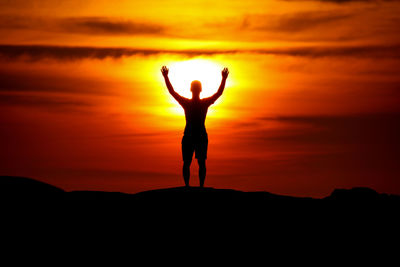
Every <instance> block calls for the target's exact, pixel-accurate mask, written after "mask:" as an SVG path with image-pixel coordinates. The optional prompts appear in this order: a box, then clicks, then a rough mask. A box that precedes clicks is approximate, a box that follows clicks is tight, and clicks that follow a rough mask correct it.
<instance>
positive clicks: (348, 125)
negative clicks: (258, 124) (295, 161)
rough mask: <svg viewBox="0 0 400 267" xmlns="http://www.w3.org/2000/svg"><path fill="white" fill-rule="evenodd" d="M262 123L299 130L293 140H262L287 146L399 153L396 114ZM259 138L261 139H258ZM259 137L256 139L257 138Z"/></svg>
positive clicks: (398, 115) (285, 118)
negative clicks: (358, 147)
mask: <svg viewBox="0 0 400 267" xmlns="http://www.w3.org/2000/svg"><path fill="white" fill-rule="evenodd" d="M260 119H261V120H262V121H265V123H268V121H279V122H283V123H287V124H288V125H293V126H300V127H299V128H297V127H296V128H297V129H300V130H296V129H294V130H293V131H292V133H293V136H291V135H290V132H291V131H290V130H289V131H288V133H289V135H285V136H279V135H276V136H265V138H269V139H271V140H272V139H274V140H285V141H288V142H301V143H314V144H334V145H337V144H338V143H340V144H341V145H347V144H359V145H366V146H374V145H387V148H390V147H392V148H393V150H394V149H395V147H397V148H396V149H400V142H399V141H398V136H400V124H399V123H398V122H399V121H400V113H377V114H362V115H348V116H344V115H343V116H282V117H264V118H260ZM261 136H262V135H261ZM261 136H260V137H261Z"/></svg>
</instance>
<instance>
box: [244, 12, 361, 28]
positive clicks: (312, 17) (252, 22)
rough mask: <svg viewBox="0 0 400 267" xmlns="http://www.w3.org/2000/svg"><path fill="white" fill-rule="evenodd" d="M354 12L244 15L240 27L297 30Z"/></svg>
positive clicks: (349, 16) (335, 21) (340, 18)
mask: <svg viewBox="0 0 400 267" xmlns="http://www.w3.org/2000/svg"><path fill="white" fill-rule="evenodd" d="M353 16H354V14H353V13H350V12H347V11H346V12H343V11H319V12H298V13H293V14H287V15H280V16H277V15H269V14H268V15H246V16H244V18H243V20H242V23H241V27H240V28H241V29H242V30H243V29H244V30H247V29H250V30H257V31H271V32H275V31H276V32H282V31H283V32H286V33H288V32H298V31H304V30H308V29H311V28H316V27H318V26H321V25H323V26H326V25H327V24H331V23H337V22H338V21H341V20H345V19H348V18H351V17H353Z"/></svg>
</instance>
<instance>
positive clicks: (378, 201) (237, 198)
mask: <svg viewBox="0 0 400 267" xmlns="http://www.w3.org/2000/svg"><path fill="white" fill-rule="evenodd" d="M0 194H1V197H2V198H3V199H4V198H8V199H13V200H26V199H29V200H31V201H34V200H56V199H58V200H63V201H67V202H74V203H76V202H77V201H79V202H82V201H83V202H88V201H89V202H92V203H93V202H110V203H112V202H124V203H125V204H129V205H130V204H132V205H133V204H134V205H152V204H153V205H159V206H163V205H170V204H180V205H183V204H194V205H195V204H196V203H197V204H199V205H207V204H209V205H232V206H235V205H236V207H237V206H238V205H244V204H246V205H247V204H252V205H253V206H262V205H268V206H270V207H271V204H274V205H279V206H282V205H283V206H288V207H290V206H294V207H298V206H310V207H314V206H320V205H326V206H329V205H335V206H348V205H350V206H354V205H356V206H358V207H367V208H371V207H377V206H382V207H386V208H390V207H393V208H399V207H400V196H398V195H389V194H382V193H377V192H376V191H374V190H373V189H370V188H364V187H358V188H352V189H335V190H334V191H333V192H332V193H331V195H329V196H327V197H325V198H321V199H318V198H311V197H292V196H284V195H277V194H272V193H269V192H263V191H259V192H243V191H238V190H233V189H214V188H210V187H206V188H199V187H189V188H185V187H175V188H166V189H157V190H150V191H144V192H140V193H136V194H127V193H120V192H103V191H71V192H66V191H64V190H62V189H60V188H57V187H55V186H52V185H49V184H46V183H43V182H39V181H36V180H34V179H30V178H26V177H14V176H0ZM119 204H121V203H119Z"/></svg>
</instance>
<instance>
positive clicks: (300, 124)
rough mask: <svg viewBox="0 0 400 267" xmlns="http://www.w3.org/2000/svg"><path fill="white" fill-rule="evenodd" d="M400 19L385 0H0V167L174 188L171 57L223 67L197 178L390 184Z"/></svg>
mask: <svg viewBox="0 0 400 267" xmlns="http://www.w3.org/2000/svg"><path fill="white" fill-rule="evenodd" d="M399 14H400V2H399V1H383V0H381V1H368V0H364V1H352V0H336V1H335V0H332V1H330V0H310V1H296V0H291V1H283V0H273V1H272V0H271V1H168V2H165V1H137V2H135V1H118V4H116V2H115V1H50V0H49V1H29V0H27V1H2V0H0V36H2V38H1V39H0V175H19V176H27V177H32V178H36V179H38V180H41V181H44V182H48V183H50V184H53V185H56V186H59V187H61V188H63V189H65V190H105V191H122V192H132V193H133V192H138V191H143V190H150V189H156V188H164V187H175V186H181V185H183V179H182V178H181V164H182V161H181V154H180V153H181V152H180V141H181V137H182V134H183V128H184V123H185V121H184V115H183V110H182V109H181V107H180V106H179V105H178V104H177V103H176V102H175V101H174V100H173V98H172V97H171V96H170V95H169V94H168V91H167V89H166V87H165V85H164V83H163V79H162V76H161V73H160V68H161V66H162V65H167V66H170V73H171V75H172V77H171V81H172V83H173V85H177V86H178V85H179V86H178V87H179V88H176V89H177V91H179V92H181V93H182V94H188V93H189V86H190V84H187V87H185V86H184V85H182V84H185V83H183V82H182V81H183V80H180V79H181V78H180V77H183V76H184V75H185V74H184V73H182V69H179V68H178V67H175V68H174V66H179V64H182V63H183V62H186V63H184V64H189V65H188V66H190V64H191V65H193V67H194V68H195V65H196V62H207V64H214V65H215V68H216V69H218V68H219V67H221V69H222V67H228V68H229V70H230V76H229V78H228V84H227V87H226V90H225V92H224V95H223V96H222V97H221V99H219V100H218V101H217V102H216V103H215V104H214V105H213V106H211V107H210V110H209V115H208V117H207V120H206V127H207V130H208V133H209V153H208V160H207V178H206V186H211V187H216V188H233V189H238V190H251V191H269V192H272V193H278V194H287V195H295V196H313V197H322V196H326V195H328V194H329V193H330V192H331V191H332V190H333V189H334V188H350V187H356V186H367V187H371V188H373V189H375V190H377V191H378V192H386V193H395V194H400V168H399V166H400V154H399V151H400V141H399V136H400V123H399V122H400V28H399V27H398V25H400V15H399ZM174 71H175V72H174ZM207 75H208V74H207ZM210 75H211V74H210ZM218 75H220V74H218ZM211 76H212V75H211ZM211 76H209V77H210V79H209V80H208V81H204V80H203V84H206V82H209V84H210V85H208V86H209V87H213V83H215V86H214V87H215V88H207V90H208V91H206V92H205V94H204V95H203V96H206V94H210V93H212V92H214V91H216V90H217V88H218V86H219V80H214V78H212V77H211ZM182 79H183V78H182ZM181 87H182V88H181ZM191 185H198V177H197V165H196V164H195V165H193V166H192V177H191Z"/></svg>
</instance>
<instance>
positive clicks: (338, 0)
mask: <svg viewBox="0 0 400 267" xmlns="http://www.w3.org/2000/svg"><path fill="white" fill-rule="evenodd" d="M284 1H288V2H305V1H318V2H326V3H337V4H346V3H354V2H372V3H379V2H397V1H399V0H284Z"/></svg>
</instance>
